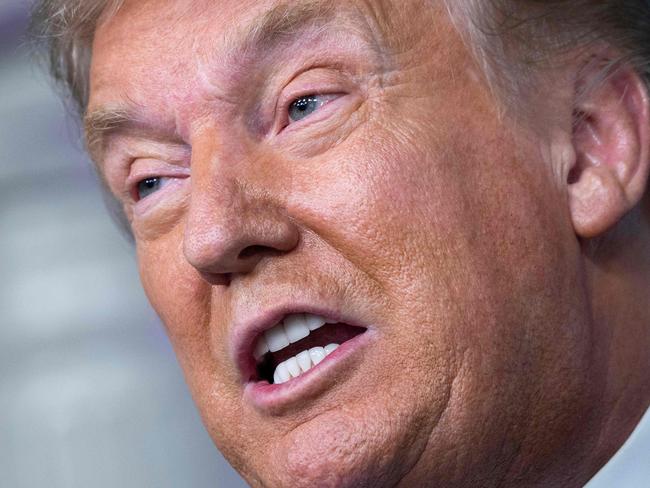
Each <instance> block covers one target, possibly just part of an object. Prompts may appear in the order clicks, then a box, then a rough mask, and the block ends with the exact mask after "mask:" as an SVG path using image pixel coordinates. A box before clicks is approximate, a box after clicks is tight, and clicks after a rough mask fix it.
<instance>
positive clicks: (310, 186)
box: [89, 0, 591, 487]
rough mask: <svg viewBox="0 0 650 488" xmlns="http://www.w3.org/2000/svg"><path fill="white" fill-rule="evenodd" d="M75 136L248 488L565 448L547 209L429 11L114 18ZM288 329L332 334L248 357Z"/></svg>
mask: <svg viewBox="0 0 650 488" xmlns="http://www.w3.org/2000/svg"><path fill="white" fill-rule="evenodd" d="M89 114H90V115H89V119H90V120H91V122H92V124H91V128H92V131H93V133H92V134H91V136H92V138H93V139H97V140H98V142H97V144H96V147H99V148H100V149H98V154H99V156H98V159H100V160H101V161H100V167H101V171H102V173H103V175H104V176H105V178H106V181H107V182H108V185H109V187H110V189H111V191H112V192H113V193H114V194H115V195H116V196H117V197H118V199H120V200H121V201H122V202H123V204H124V208H125V213H126V215H127V217H128V218H129V220H130V222H131V225H132V229H133V233H134V235H135V239H136V245H137V253H138V259H139V266H140V272H141V276H142V281H143V284H144V287H145V290H146V292H147V294H148V296H149V298H150V300H151V302H152V304H153V306H154V307H155V309H156V310H157V311H158V313H159V314H160V316H161V318H162V320H163V322H164V324H165V326H166V328H167V331H168V334H169V337H170V339H171V341H172V343H173V345H174V348H175V350H176V353H177V355H178V359H179V361H180V363H181V365H182V367H183V369H184V372H185V375H186V378H187V381H188V383H189V386H190V388H191V391H192V393H193V396H194V399H195V401H196V404H197V405H198V408H199V410H200V412H201V414H202V417H203V420H204V422H205V425H206V426H207V428H208V430H209V432H210V434H211V436H212V437H213V439H214V440H215V442H216V444H217V445H218V447H219V448H220V449H221V450H222V452H223V453H224V455H225V456H226V457H227V458H228V459H229V461H230V462H231V463H232V464H233V465H234V466H235V467H236V468H237V469H238V470H240V471H241V472H242V474H243V475H244V476H245V477H246V478H247V480H248V481H249V482H250V483H251V484H253V485H255V486H260V485H264V486H278V487H287V486H292V487H301V486H305V487H311V486H350V487H361V486H369V487H374V486H393V485H395V484H397V483H398V482H402V484H403V486H426V485H427V484H430V485H431V486H468V483H470V485H471V483H478V484H481V483H483V482H485V483H487V482H489V481H490V480H493V481H494V480H500V479H503V478H504V477H506V476H507V475H509V474H512V473H522V472H525V471H526V467H527V466H530V465H531V464H532V465H533V466H535V468H534V469H532V470H531V472H534V471H535V469H537V468H539V469H542V468H546V467H548V466H550V465H552V464H553V462H555V461H554V460H555V459H556V458H558V457H561V456H560V454H561V453H562V452H564V449H566V448H567V447H568V448H570V449H571V450H572V451H573V450H575V449H576V448H577V447H576V444H575V441H576V439H577V436H578V430H579V427H577V426H579V425H581V422H580V421H578V420H577V419H578V418H581V417H582V416H583V413H584V409H586V405H587V397H588V396H589V395H588V393H589V392H588V391H586V389H585V387H584V385H585V384H586V381H587V380H586V378H587V369H588V366H589V355H590V353H591V351H589V350H588V349H587V346H586V344H589V342H590V341H589V334H590V329H589V323H588V321H587V320H586V319H584V318H583V317H584V316H586V313H585V300H584V298H583V295H582V294H581V293H579V292H576V290H579V289H581V288H580V287H581V286H582V283H581V281H580V279H579V274H578V272H577V271H576V270H577V269H578V268H579V264H578V263H579V256H580V252H579V246H578V244H577V243H576V240H575V238H574V235H573V233H572V230H571V223H570V221H569V217H568V213H567V210H566V204H565V201H566V196H565V193H564V189H563V186H562V184H561V182H559V181H557V180H556V178H555V176H554V175H555V174H556V172H555V171H554V170H553V168H552V167H551V165H550V164H548V162H547V161H545V160H544V158H543V157H542V154H544V151H543V149H541V148H540V147H538V146H537V145H536V144H535V143H534V139H533V138H531V137H527V136H526V134H525V133H524V132H523V131H522V130H520V129H516V130H515V129H513V127H514V125H513V126H511V125H509V124H508V123H507V121H505V120H502V119H501V118H500V117H499V112H498V108H497V105H496V102H495V101H494V100H493V98H491V96H490V92H489V90H487V89H486V88H485V85H484V83H483V81H482V79H481V77H480V76H479V72H478V69H477V68H476V67H475V64H474V63H473V61H472V58H471V56H470V54H469V52H468V50H467V49H466V47H465V46H464V44H463V42H462V40H461V38H460V37H459V35H458V33H457V32H456V30H455V29H454V27H453V26H452V23H451V22H450V20H449V18H448V15H447V13H446V11H445V9H444V8H443V7H442V6H441V5H437V3H436V2H422V1H415V0H413V1H411V0H409V1H404V0H399V1H397V0H394V1H389V0H384V1H381V0H376V1H375V0H354V1H351V0H346V1H340V2H339V1H332V0H328V1H326V2H322V4H321V3H319V2H314V1H311V2H303V1H289V2H280V1H275V0H264V1H260V0H237V1H234V0H220V1H218V2H215V1H208V0H205V1H203V0H201V1H194V2H185V1H181V0H169V1H164V2H163V1H143V0H138V1H135V0H134V1H126V2H125V5H124V6H123V8H122V9H121V10H120V11H119V13H117V15H115V16H114V17H110V18H107V19H105V20H104V21H103V22H101V24H100V27H99V29H98V31H97V33H96V38H95V43H94V47H93V64H92V71H91V100H90V106H89ZM301 313H309V314H313V315H316V316H321V317H323V318H324V319H327V320H328V321H329V322H338V325H337V324H327V325H325V326H323V327H321V328H320V329H316V330H314V331H312V333H311V335H310V336H308V337H307V338H304V339H301V340H299V341H298V342H296V343H295V344H292V345H291V347H289V348H284V349H281V350H279V351H276V352H273V353H269V354H267V355H266V356H265V357H263V358H262V359H261V360H260V361H256V360H255V358H254V349H255V348H256V347H262V346H258V344H259V338H260V335H261V334H262V335H263V332H264V331H265V330H267V329H270V328H272V327H274V326H277V325H279V323H280V321H282V320H283V319H288V320H284V321H283V324H284V325H285V326H286V327H285V328H288V327H289V326H288V325H287V323H288V322H290V321H293V322H296V320H295V319H296V314H301ZM311 318H312V319H314V320H316V321H317V320H318V319H317V318H314V317H311ZM352 326H355V327H352ZM292 330H293V329H292ZM296 331H299V328H298V329H295V330H294V332H296ZM276 332H277V329H276ZM359 332H362V333H361V334H359ZM296 333H298V332H296ZM267 334H271V333H270V332H268V333H267ZM280 339H282V338H280ZM271 342H273V341H271ZM329 343H337V344H340V347H339V348H338V349H337V350H335V351H334V352H333V353H332V354H330V355H329V356H327V357H326V358H325V359H324V360H323V362H321V363H319V364H318V365H316V366H314V365H313V363H314V362H315V361H314V360H313V358H312V356H310V355H309V354H307V355H305V354H302V356H300V357H301V361H303V362H304V361H305V358H306V357H308V358H309V359H310V360H312V363H311V365H312V367H311V369H309V370H308V371H307V372H306V373H304V374H301V375H300V376H298V377H297V378H294V379H291V380H289V381H286V382H283V383H279V382H278V383H275V384H271V383H272V382H273V376H274V372H275V369H276V367H277V366H278V365H279V363H281V362H284V361H286V360H290V358H291V357H292V356H296V355H299V353H301V352H302V351H304V350H308V349H310V348H313V347H318V346H326V345H328V344H329ZM278 347H280V346H278ZM316 354H317V353H316ZM259 363H264V367H261V366H260V367H258V366H259ZM293 364H294V366H295V364H299V365H300V364H302V363H295V362H294V363H293ZM287 367H288V368H289V369H291V368H290V367H289V366H287ZM299 371H302V370H299ZM278 374H279V373H278ZM284 379H286V378H284ZM472 486H478V485H476V484H475V485H472Z"/></svg>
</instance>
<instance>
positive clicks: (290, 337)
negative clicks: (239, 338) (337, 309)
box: [253, 313, 336, 361]
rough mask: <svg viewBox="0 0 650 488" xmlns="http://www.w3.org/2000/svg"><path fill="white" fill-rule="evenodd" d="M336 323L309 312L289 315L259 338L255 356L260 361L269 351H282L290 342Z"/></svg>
mask: <svg viewBox="0 0 650 488" xmlns="http://www.w3.org/2000/svg"><path fill="white" fill-rule="evenodd" d="M334 323H336V321H334V320H330V319H326V318H325V317H321V316H320V315H313V314H309V313H298V314H291V315H287V316H286V317H285V318H284V319H283V320H282V321H280V322H279V323H278V324H276V325H274V326H273V327H272V328H271V329H269V330H267V331H266V332H264V335H262V336H261V337H260V338H259V339H258V341H257V345H256V346H255V351H254V352H253V356H255V360H256V361H259V360H260V359H261V358H262V356H264V355H265V354H266V353H267V352H269V351H271V352H277V351H281V350H282V349H284V348H285V347H287V346H288V345H289V344H293V343H294V342H298V341H299V340H301V339H304V338H305V337H307V336H308V335H309V334H310V333H311V331H313V330H316V329H320V328H321V327H322V326H323V325H325V324H334Z"/></svg>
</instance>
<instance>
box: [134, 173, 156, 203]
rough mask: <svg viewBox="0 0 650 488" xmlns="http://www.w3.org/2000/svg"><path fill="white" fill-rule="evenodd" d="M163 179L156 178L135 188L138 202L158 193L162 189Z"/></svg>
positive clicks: (145, 181) (142, 182) (144, 181)
mask: <svg viewBox="0 0 650 488" xmlns="http://www.w3.org/2000/svg"><path fill="white" fill-rule="evenodd" d="M162 184H163V180H162V178H158V177H154V178H147V179H145V180H142V181H140V182H139V183H138V184H137V185H136V188H135V191H136V193H137V195H136V196H137V200H142V199H143V198H146V197H148V196H149V195H151V194H152V193H155V192H157V191H158V190H160V188H161V187H162Z"/></svg>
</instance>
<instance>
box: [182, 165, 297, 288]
mask: <svg viewBox="0 0 650 488" xmlns="http://www.w3.org/2000/svg"><path fill="white" fill-rule="evenodd" d="M193 178H194V177H193ZM192 185H193V189H192V196H191V203H190V208H189V210H188V214H187V219H186V224H185V234H184V240H183V252H184V254H185V258H186V259H187V261H188V262H189V263H190V264H191V265H192V266H193V267H194V268H196V270H197V271H198V272H199V273H201V275H202V276H203V277H204V278H205V279H206V280H207V281H209V282H215V281H218V282H223V277H224V276H227V277H228V278H230V277H231V276H233V275H235V274H246V273H250V272H251V271H253V270H254V269H255V267H256V266H258V264H259V263H260V261H262V260H263V259H264V258H270V257H273V256H276V257H277V256H280V255H283V254H286V253H289V252H290V251H291V250H293V249H294V248H296V247H297V245H298V242H299V239H300V234H299V229H298V227H297V225H296V224H295V223H294V222H293V221H292V220H291V219H290V218H289V216H288V215H287V213H286V211H283V208H282V206H281V205H279V204H278V203H277V202H274V201H273V199H272V198H271V197H270V196H269V195H262V194H259V193H258V194H256V192H255V191H253V190H250V189H249V190H247V189H246V188H245V187H244V186H243V185H242V184H240V183H238V182H237V181H231V182H230V183H225V182H224V181H223V180H222V181H221V184H219V185H210V184H208V185H203V184H201V183H200V182H199V183H198V184H196V185H195V182H194V181H193V182H192Z"/></svg>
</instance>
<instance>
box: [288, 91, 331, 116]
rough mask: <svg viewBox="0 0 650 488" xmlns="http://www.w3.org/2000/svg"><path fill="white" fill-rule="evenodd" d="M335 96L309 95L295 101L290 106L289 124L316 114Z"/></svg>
mask: <svg viewBox="0 0 650 488" xmlns="http://www.w3.org/2000/svg"><path fill="white" fill-rule="evenodd" d="M333 98H335V95H307V96H304V97H300V98H298V99H296V100H294V101H293V102H292V103H291V105H289V122H298V121H299V120H302V119H304V118H306V117H309V116H310V115H311V114H313V113H314V112H316V111H317V110H318V109H319V108H321V107H322V106H323V105H325V104H326V103H327V102H329V101H330V100H332V99H333Z"/></svg>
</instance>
